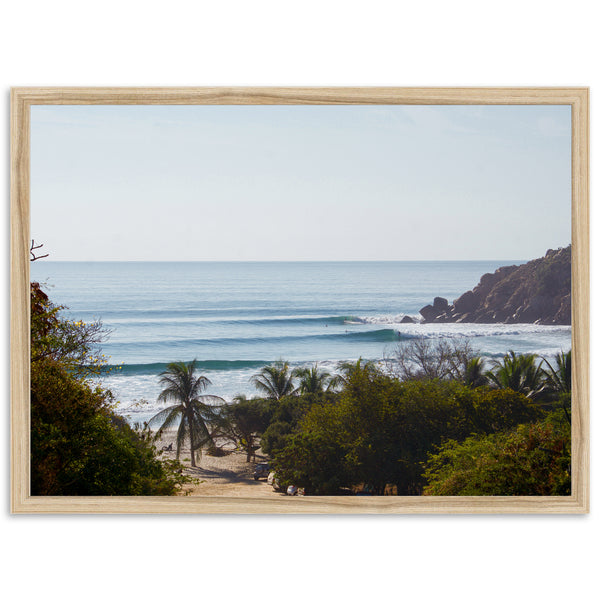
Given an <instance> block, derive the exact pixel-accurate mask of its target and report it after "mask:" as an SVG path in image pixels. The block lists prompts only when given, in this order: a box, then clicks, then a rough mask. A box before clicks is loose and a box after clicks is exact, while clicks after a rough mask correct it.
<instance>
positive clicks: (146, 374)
mask: <svg viewBox="0 0 600 600" xmlns="http://www.w3.org/2000/svg"><path fill="white" fill-rule="evenodd" d="M522 262H525V261H522ZM505 264H515V263H514V261H512V262H511V261H457V262H452V261H443V262H442V261H440V262H429V261H427V262H392V261H390V262H289V263H286V262H220V263H219V262H178V263H174V262H50V261H44V260H41V261H37V262H34V263H32V264H31V279H32V281H39V282H40V283H43V284H45V291H46V292H47V293H48V295H49V296H50V299H51V300H52V301H53V302H54V303H55V304H61V305H64V306H66V307H68V309H67V310H66V312H65V315H66V316H68V318H72V319H74V320H79V319H82V320H83V321H91V320H94V319H100V320H101V321H102V322H103V324H104V326H105V327H106V328H107V329H108V330H110V336H109V338H108V340H107V341H106V342H104V343H103V344H102V351H103V353H104V354H105V355H107V357H108V362H109V364H111V365H113V366H114V367H115V368H114V369H113V370H112V371H111V372H110V373H109V374H107V375H104V376H103V377H102V380H103V381H102V383H103V385H105V386H106V387H108V388H110V389H111V390H112V391H113V393H114V396H115V398H116V400H117V402H118V404H117V406H116V410H117V412H119V413H121V414H123V415H125V416H126V417H127V418H128V419H130V420H131V421H132V422H142V421H145V420H148V419H149V418H150V417H151V416H152V415H153V414H155V413H156V412H157V411H158V410H159V409H160V405H159V404H158V403H157V401H156V398H157V396H158V394H159V393H160V389H161V388H160V386H159V384H158V378H159V374H160V372H161V371H163V370H164V368H165V367H166V365H167V364H168V363H169V362H172V361H180V360H181V361H190V360H192V359H197V360H198V363H199V368H200V372H201V373H202V374H204V375H206V376H207V377H208V378H209V379H210V380H211V382H212V383H211V385H210V386H209V388H208V389H207V390H206V393H210V394H216V395H218V396H221V397H223V398H224V399H225V400H231V399H232V398H233V397H234V396H236V395H238V394H246V395H248V396H252V395H253V394H255V393H256V390H255V389H254V387H253V385H252V383H251V377H252V376H253V375H255V374H256V373H258V371H259V370H260V368H261V367H262V366H264V365H267V364H269V363H271V362H273V361H276V360H278V359H284V360H287V361H289V362H290V364H291V365H292V366H293V367H295V366H302V365H313V364H314V363H315V362H318V364H319V366H320V367H321V368H323V369H326V370H329V371H330V372H334V371H335V370H336V368H337V367H338V365H339V364H340V362H343V361H348V360H351V361H356V360H357V359H358V358H363V359H368V360H375V361H381V360H382V359H383V358H384V357H385V356H389V355H391V354H393V352H394V350H395V349H396V348H397V347H398V344H402V343H405V342H406V341H407V340H410V339H411V338H415V337H422V336H424V337H429V338H447V339H452V338H461V339H465V338H468V339H469V340H470V341H471V343H472V345H473V347H474V348H475V349H476V350H478V351H479V352H481V353H482V354H483V355H484V356H486V357H490V358H494V357H500V356H502V355H503V354H504V353H505V352H507V351H508V350H515V351H517V352H536V353H538V354H540V355H541V356H544V357H551V356H552V355H553V354H555V353H556V352H558V351H560V350H565V351H566V350H569V349H570V348H571V328H570V327H568V326H541V325H540V326H538V325H475V324H462V323H460V324H454V323H453V324H420V323H415V324H400V321H401V320H402V318H403V317H404V316H406V315H408V316H411V317H413V318H415V319H417V318H418V317H419V315H418V311H419V309H420V308H422V307H423V306H424V305H426V304H430V303H432V301H433V298H434V297H435V296H442V297H444V298H447V299H448V301H449V302H452V301H453V300H454V299H456V298H458V297H459V296H460V295H461V294H462V293H464V292H465V291H467V290H469V289H472V288H473V287H474V286H475V285H477V283H478V282H479V279H480V277H481V275H483V274H484V273H489V272H493V271H495V270H496V269H497V268H498V267H500V266H503V265H505ZM516 264H519V263H516Z"/></svg>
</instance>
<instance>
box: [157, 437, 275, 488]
mask: <svg viewBox="0 0 600 600" xmlns="http://www.w3.org/2000/svg"><path fill="white" fill-rule="evenodd" d="M171 442H173V450H164V451H163V452H162V455H161V456H162V457H163V458H167V459H172V460H175V459H176V454H177V453H176V450H175V447H176V445H175V442H174V435H173V434H163V436H162V439H161V440H158V441H157V442H156V446H157V448H158V449H159V450H160V449H161V448H163V447H164V446H168V445H169V444H170V443H171ZM224 450H225V452H226V454H225V455H224V456H209V454H208V453H207V452H206V451H203V452H202V456H201V457H200V459H199V460H198V459H197V460H196V462H197V466H196V467H192V466H190V461H189V459H190V453H189V449H188V448H187V447H184V448H183V449H182V451H181V454H180V457H179V460H180V462H181V464H182V465H183V466H184V472H185V474H186V475H190V476H192V477H194V478H196V479H197V480H198V483H196V484H192V485H186V486H184V488H183V490H182V492H181V493H182V494H186V495H188V496H228V497H230V498H232V497H233V498H265V497H266V498H274V497H281V496H283V495H284V494H281V493H278V492H276V491H275V490H274V489H273V487H272V486H271V485H269V484H268V483H267V480H266V479H259V480H258V481H255V480H254V477H253V473H254V466H255V465H256V464H257V463H259V462H261V461H266V460H268V457H266V456H264V455H263V454H261V453H257V454H256V459H255V461H254V462H252V461H251V462H246V453H245V452H243V451H239V450H235V449H234V448H233V446H224ZM186 459H187V460H186Z"/></svg>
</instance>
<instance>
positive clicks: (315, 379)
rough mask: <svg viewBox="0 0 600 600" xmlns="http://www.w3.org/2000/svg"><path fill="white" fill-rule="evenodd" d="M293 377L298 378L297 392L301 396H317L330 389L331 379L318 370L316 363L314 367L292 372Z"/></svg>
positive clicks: (324, 372) (301, 368)
mask: <svg viewBox="0 0 600 600" xmlns="http://www.w3.org/2000/svg"><path fill="white" fill-rule="evenodd" d="M293 375H294V377H298V379H299V380H300V383H299V385H298V391H299V392H300V393H301V394H319V393H322V392H323V391H325V390H326V389H327V390H330V389H332V388H331V387H330V386H331V385H332V377H331V375H330V374H329V373H328V372H327V371H323V370H320V369H319V365H318V363H315V365H314V367H311V368H308V367H299V368H298V369H294V371H293Z"/></svg>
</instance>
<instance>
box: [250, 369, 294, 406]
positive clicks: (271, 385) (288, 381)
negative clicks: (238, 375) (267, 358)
mask: <svg viewBox="0 0 600 600" xmlns="http://www.w3.org/2000/svg"><path fill="white" fill-rule="evenodd" d="M251 381H252V382H253V383H254V386H255V387H256V389H257V390H260V391H261V392H263V393H265V394H266V397H267V398H270V399H272V400H281V399H282V398H283V397H284V396H291V395H293V394H294V393H295V391H296V390H295V389H294V380H293V374H292V373H290V365H289V363H288V362H287V361H283V360H278V361H276V362H275V363H273V364H272V365H267V366H266V367H263V368H262V369H261V370H260V373H259V374H258V375H254V376H253V377H252V378H251Z"/></svg>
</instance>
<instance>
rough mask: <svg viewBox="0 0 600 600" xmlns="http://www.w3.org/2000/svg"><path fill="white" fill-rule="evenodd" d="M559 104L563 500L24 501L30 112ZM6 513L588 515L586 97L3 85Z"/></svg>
mask: <svg viewBox="0 0 600 600" xmlns="http://www.w3.org/2000/svg"><path fill="white" fill-rule="evenodd" d="M44 104H46V105H66V104H70V105H117V104H118V105H161V104H162V105H187V104H232V105H243V104H262V105H268V104H272V105H275V104H288V105H293V104H338V105H341V104H354V105H360V104H423V105H426V104H429V105H444V104H448V105H451V104H461V105H467V104H503V105H510V104H513V105H517V104H540V105H542V104H562V105H570V106H571V119H572V121H571V122H572V139H571V142H572V146H571V148H572V282H573V283H572V349H573V373H572V381H573V402H572V434H573V436H572V437H573V440H572V493H571V495H570V496H535V497H529V496H528V497H521V496H510V497H500V496H484V497H421V496H420V497H302V498H285V497H279V496H276V495H275V494H274V495H273V496H274V497H273V499H250V498H223V497H208V498H203V497H93V496H75V497H64V496H60V497H59V496H52V497H45V496H31V495H30V489H29V475H30V473H29V468H30V467H29V436H30V431H29V316H30V315H29V308H30V307H29V243H30V233H29V179H30V162H29V160H30V147H29V145H30V107H31V106H32V105H44ZM10 374H11V510H12V512H13V513H243V514H249V513H280V514H283V513H320V514H322V513H547V514H548V513H585V512H588V511H589V448H590V446H589V90H588V89H587V88H380V87H373V88H275V87H271V88H243V87H227V88H111V87H105V88H43V87H39V88H13V89H12V90H11V368H10Z"/></svg>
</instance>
